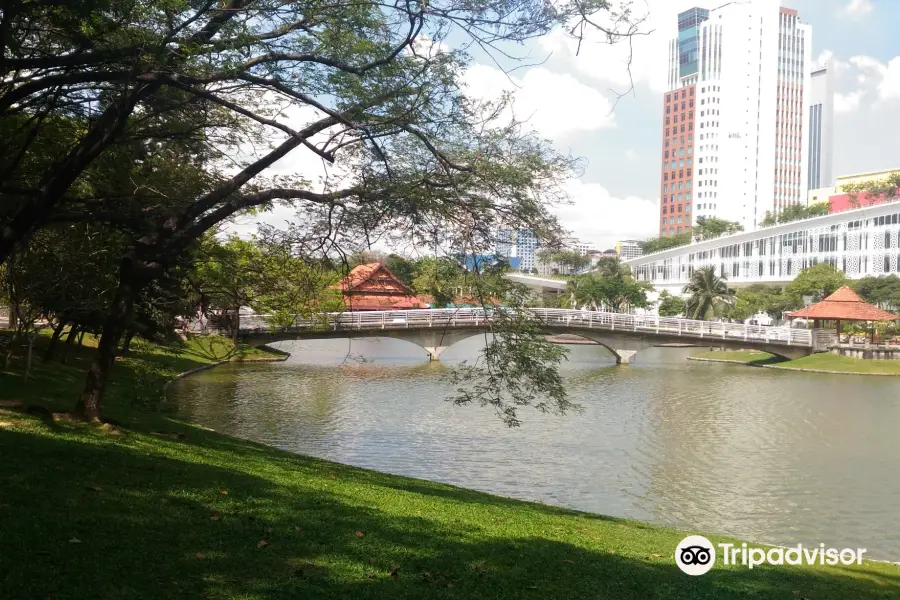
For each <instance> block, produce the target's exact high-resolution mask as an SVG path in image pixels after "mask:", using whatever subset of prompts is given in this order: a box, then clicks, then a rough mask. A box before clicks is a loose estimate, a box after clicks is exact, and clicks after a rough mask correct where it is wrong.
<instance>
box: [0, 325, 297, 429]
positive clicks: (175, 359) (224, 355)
mask: <svg viewBox="0 0 900 600" xmlns="http://www.w3.org/2000/svg"><path fill="white" fill-rule="evenodd" d="M0 335H8V332H0ZM47 342H48V338H47V336H41V337H40V338H38V340H37V341H36V343H35V350H34V358H33V364H32V368H31V374H30V377H29V381H28V382H25V381H23V378H22V372H23V369H24V362H25V361H24V358H23V357H22V356H21V355H18V354H17V355H14V356H13V359H12V361H11V364H10V365H9V368H8V369H7V370H6V371H0V399H3V398H6V399H14V400H21V401H23V402H24V403H26V404H38V405H41V406H45V407H47V408H51V409H54V410H70V409H71V408H72V407H73V406H74V404H75V401H76V400H77V398H78V391H79V390H80V389H81V386H82V385H83V384H84V378H85V373H86V372H87V369H88V367H89V366H90V363H91V360H92V358H93V351H94V349H95V348H96V342H97V340H96V339H94V338H93V337H85V339H84V347H82V348H77V347H74V346H73V347H65V346H61V347H60V351H59V355H60V358H63V357H65V359H66V360H65V363H63V362H62V360H54V361H51V362H48V363H46V364H44V363H43V362H42V361H41V357H42V355H43V352H44V348H45V347H46V344H47ZM280 356H282V355H281V354H280V353H277V351H270V350H269V349H265V348H263V349H260V348H251V347H247V346H238V347H237V348H235V346H234V344H232V342H231V340H230V339H228V338H223V337H218V336H203V337H199V336H198V337H192V338H191V339H189V340H187V341H186V342H185V343H183V344H179V345H176V346H171V347H169V346H167V347H162V346H157V345H155V344H150V343H148V342H145V341H142V340H139V339H135V340H134V341H133V342H132V344H131V352H130V353H129V355H128V356H127V357H119V358H118V359H116V367H115V369H114V370H113V374H112V377H111V382H110V388H109V390H108V392H107V394H106V401H105V402H106V406H107V411H106V412H107V415H108V416H110V417H113V418H116V419H122V418H128V417H129V416H130V412H131V410H132V409H134V408H155V407H158V406H159V404H160V401H161V398H162V388H163V385H164V384H165V382H167V381H169V380H170V379H172V378H173V377H174V376H175V375H177V374H179V373H183V372H184V371H189V370H191V369H196V368H198V367H202V366H204V365H209V364H213V363H217V362H221V361H223V360H262V359H269V360H272V359H277V358H280Z"/></svg>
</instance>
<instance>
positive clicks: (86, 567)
mask: <svg viewBox="0 0 900 600" xmlns="http://www.w3.org/2000/svg"><path fill="white" fill-rule="evenodd" d="M207 351H208V349H199V350H198V352H199V354H190V355H188V354H182V355H177V356H175V355H171V354H168V353H166V352H162V351H160V350H158V349H152V348H143V349H140V351H138V350H137V349H136V351H135V352H134V354H133V356H132V357H131V358H129V359H127V360H123V361H121V364H118V365H117V367H116V369H117V373H116V387H115V389H114V390H112V391H111V394H110V397H109V407H110V410H111V411H116V412H118V414H119V415H121V416H122V418H123V422H122V424H121V425H119V426H114V427H111V426H109V425H104V426H101V427H96V426H90V425H86V424H83V423H79V422H73V421H70V420H68V419H66V418H65V416H64V415H61V414H57V415H54V416H52V417H51V415H49V414H46V413H43V414H38V415H32V414H27V413H26V412H23V411H21V410H18V409H13V408H3V407H0V457H2V460H0V481H2V482H3V483H2V485H0V590H2V592H0V596H2V597H3V598H55V599H62V598H68V599H95V598H109V599H123V598H176V597H177V598H233V599H238V598H240V599H251V598H254V599H255V598H317V599H318V598H325V599H329V598H421V599H431V598H457V599H469V598H471V599H476V598H477V599H481V598H497V599H504V598H508V599H516V600H519V599H532V598H533V599H541V600H545V599H556V598H559V599H566V600H568V599H574V598H608V599H616V600H618V599H623V600H629V599H634V600H645V599H688V598H690V599H733V598H759V599H770V598H786V599H795V598H808V599H810V600H813V599H814V600H825V599H833V600H838V599H840V600H844V599H849V598H853V599H861V598H885V599H886V598H897V597H898V594H900V567H897V566H895V565H886V564H881V563H865V564H863V565H862V566H861V567H853V568H851V567H843V566H835V567H815V568H809V567H758V568H756V569H754V570H752V571H750V570H747V569H746V568H742V569H737V568H723V567H716V568H715V569H714V570H713V571H712V572H711V573H709V574H707V575H705V576H702V577H689V576H687V575H684V574H682V573H681V572H680V571H679V570H677V568H676V567H675V565H674V561H673V550H674V548H675V545H676V544H677V542H678V541H679V540H680V539H681V538H682V537H684V535H685V534H684V533H680V532H677V531H673V530H670V529H664V528H658V527H653V526H649V525H646V524H642V523H637V522H633V521H625V520H619V519H613V518H609V517H603V516H599V515H592V514H585V513H578V512H574V511H567V510H563V509H557V508H552V507H549V506H544V505H540V504H533V503H526V502H519V501H514V500H508V499H505V498H500V497H497V496H491V495H487V494H482V493H478V492H474V491H470V490H465V489H460V488H455V487H451V486H446V485H441V484H437V483H431V482H427V481H421V480H414V479H408V478H404V477H397V476H391V475H386V474H381V473H377V472H372V471H366V470H362V469H356V468H352V467H347V466H343V465H340V464H336V463H331V462H326V461H321V460H317V459H313V458H308V457H304V456H298V455H294V454H290V453H287V452H282V451H279V450H277V449H273V448H267V447H264V446H261V445H258V444H254V443H251V442H246V441H241V440H237V439H234V438H230V437H227V436H223V435H219V434H216V433H214V432H211V431H208V430H205V429H202V428H199V427H194V426H191V425H188V424H185V423H180V422H177V421H175V420H171V419H168V418H166V417H165V416H164V415H162V414H159V413H148V412H145V411H142V410H140V408H135V406H136V405H137V406H138V407H139V406H140V405H141V403H139V402H137V403H136V402H134V401H133V400H132V398H133V397H134V396H135V394H138V395H139V394H143V393H147V394H150V393H151V391H150V390H140V389H138V386H144V385H150V383H151V380H150V379H144V378H142V376H141V375H140V374H139V373H141V372H143V371H146V372H150V373H154V378H153V379H152V382H154V384H158V383H160V382H161V375H162V373H166V372H169V373H174V372H177V371H183V370H185V369H187V368H191V367H192V366H197V365H201V364H204V363H208V362H210V361H212V360H213V357H210V356H207V355H206V353H207ZM85 360H86V357H85V356H79V357H77V360H70V362H69V364H68V365H61V364H59V363H51V364H46V365H38V366H37V367H36V373H37V372H38V371H40V375H41V376H40V377H37V376H36V377H35V378H34V380H33V381H32V382H31V383H30V384H29V385H28V386H26V387H22V386H21V385H20V384H18V383H16V378H17V376H16V375H15V374H4V376H3V378H2V379H0V399H3V400H15V399H21V398H25V399H26V400H28V401H32V400H40V401H44V402H48V401H52V402H54V403H57V404H58V405H59V406H68V405H70V404H71V403H72V402H73V401H74V396H75V395H76V394H77V392H78V389H79V388H80V384H81V377H80V376H77V375H78V373H76V371H81V370H82V369H83V367H84V362H83V361H85ZM158 376H159V377H158ZM152 393H156V394H158V393H159V390H158V388H157V389H155V390H152ZM64 398H65V399H66V401H65V402H63V399H64ZM710 537H712V539H713V540H714V541H719V540H722V539H723V538H717V537H715V536H710Z"/></svg>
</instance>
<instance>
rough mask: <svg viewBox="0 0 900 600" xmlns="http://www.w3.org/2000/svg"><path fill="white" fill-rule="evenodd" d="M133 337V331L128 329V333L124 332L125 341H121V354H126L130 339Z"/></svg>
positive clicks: (129, 346) (129, 347)
mask: <svg viewBox="0 0 900 600" xmlns="http://www.w3.org/2000/svg"><path fill="white" fill-rule="evenodd" d="M132 338H134V331H132V330H130V329H129V330H128V333H126V334H125V341H124V342H122V356H128V351H129V350H130V349H131V340H132Z"/></svg>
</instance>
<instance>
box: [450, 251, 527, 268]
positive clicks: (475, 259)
mask: <svg viewBox="0 0 900 600" xmlns="http://www.w3.org/2000/svg"><path fill="white" fill-rule="evenodd" d="M501 262H505V263H507V264H508V265H509V268H510V269H513V270H517V269H518V268H519V265H520V264H521V262H522V259H521V258H519V257H517V256H500V255H497V254H476V255H471V254H470V255H468V256H466V257H465V259H464V260H463V261H462V264H463V268H465V269H466V270H467V271H483V270H484V269H485V268H488V267H496V266H498V265H499V264H500V263H501Z"/></svg>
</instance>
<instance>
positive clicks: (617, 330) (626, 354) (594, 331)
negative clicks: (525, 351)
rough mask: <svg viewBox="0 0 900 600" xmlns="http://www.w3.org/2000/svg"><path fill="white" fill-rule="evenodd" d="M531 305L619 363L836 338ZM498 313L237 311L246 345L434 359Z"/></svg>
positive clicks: (545, 321)
mask: <svg viewBox="0 0 900 600" xmlns="http://www.w3.org/2000/svg"><path fill="white" fill-rule="evenodd" d="M501 310H502V309H501ZM529 312H530V314H531V315H533V316H534V317H535V318H536V319H537V321H538V322H539V324H540V327H541V329H542V330H543V331H544V332H546V333H548V334H560V333H570V334H576V335H579V336H581V337H584V338H586V339H589V340H593V341H595V342H597V343H599V344H601V345H603V346H605V347H606V348H608V349H609V350H610V351H611V352H612V353H613V354H614V355H615V356H616V362H617V363H628V362H630V360H631V358H632V357H633V356H634V355H635V353H637V352H638V351H639V350H642V349H644V348H649V347H651V346H657V345H660V344H671V343H678V342H681V343H702V344H707V343H708V344H709V345H711V346H712V345H715V346H724V347H729V348H753V349H758V350H761V351H764V352H770V353H772V354H776V355H778V356H783V357H785V358H799V357H801V356H807V355H809V354H811V353H813V352H818V351H825V350H826V349H827V347H828V345H829V344H830V343H831V342H832V341H833V340H831V339H830V337H829V336H828V334H827V332H825V331H820V330H809V329H791V328H788V327H766V326H762V325H745V324H743V323H719V322H713V321H695V320H690V319H676V318H670V317H657V316H641V315H629V314H620V313H607V312H595V311H581V310H566V309H554V308H535V309H529ZM496 318H497V313H496V312H495V311H494V310H493V309H480V308H462V309H434V310H407V311H372V312H343V313H328V314H324V315H319V316H317V317H316V318H312V319H297V320H296V321H295V322H294V324H293V325H292V326H291V327H289V328H283V329H273V328H272V327H271V326H270V319H269V317H268V316H267V315H253V316H244V317H242V322H241V332H240V338H241V340H242V341H244V342H245V343H248V344H251V345H262V344H270V343H274V342H278V341H286V340H298V339H325V338H346V337H352V338H359V337H384V338H395V339H401V340H406V341H409V342H412V343H414V344H417V345H418V346H420V347H422V348H424V349H425V351H426V352H428V354H429V356H430V357H431V359H432V360H438V359H439V357H440V355H441V353H442V352H443V351H444V350H445V349H446V348H448V347H449V346H451V345H453V344H454V343H456V342H458V341H461V340H463V339H466V338H468V337H472V336H473V335H477V334H483V333H490V331H491V325H492V321H493V320H494V319H496Z"/></svg>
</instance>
